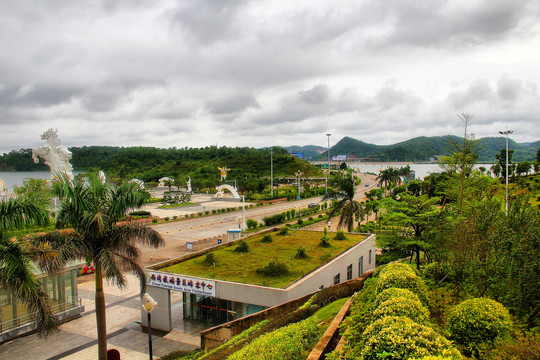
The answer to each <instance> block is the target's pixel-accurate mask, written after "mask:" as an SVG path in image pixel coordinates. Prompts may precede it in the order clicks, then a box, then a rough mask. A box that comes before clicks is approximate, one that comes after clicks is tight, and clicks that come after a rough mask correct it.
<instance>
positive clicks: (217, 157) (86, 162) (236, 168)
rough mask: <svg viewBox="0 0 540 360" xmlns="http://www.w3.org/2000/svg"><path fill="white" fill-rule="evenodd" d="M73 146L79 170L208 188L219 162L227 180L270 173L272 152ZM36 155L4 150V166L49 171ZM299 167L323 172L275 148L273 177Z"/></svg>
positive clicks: (0, 162) (1, 163)
mask: <svg viewBox="0 0 540 360" xmlns="http://www.w3.org/2000/svg"><path fill="white" fill-rule="evenodd" d="M69 150H70V151H71V152H72V154H73V158H72V160H71V163H72V165H73V168H74V169H75V170H90V169H99V170H103V171H105V173H107V176H108V177H113V178H119V179H131V178H138V179H141V180H144V181H146V182H148V181H150V182H155V181H158V180H159V179H160V178H162V177H165V176H167V177H174V178H179V179H187V176H190V177H191V178H192V181H193V184H194V186H195V185H196V184H197V185H198V186H204V187H206V186H213V185H214V184H216V183H218V182H219V180H220V171H219V170H218V167H227V168H228V169H230V171H229V172H228V174H227V179H236V180H237V181H239V182H240V181H244V182H245V181H247V180H250V179H252V180H257V181H258V180H260V179H261V178H262V177H269V176H270V151H269V150H264V149H254V148H228V147H220V148H217V147H215V146H210V147H205V148H180V149H177V148H169V149H160V148H154V147H114V146H84V147H72V148H70V149H69ZM31 156H32V155H31V151H30V150H20V151H12V152H10V153H8V154H4V155H2V156H1V157H0V170H18V171H33V170H48V167H47V166H46V165H44V164H43V161H40V164H38V165H36V164H34V163H33V161H32V158H31ZM298 170H300V171H301V172H302V173H304V175H305V176H322V172H321V171H320V170H319V169H317V168H315V167H314V166H312V165H310V164H309V163H307V162H306V161H304V160H301V159H298V158H295V157H292V156H290V155H289V154H288V151H287V150H285V149H282V148H278V147H276V148H274V177H291V176H294V173H295V172H297V171H298ZM183 185H185V183H184V184H183Z"/></svg>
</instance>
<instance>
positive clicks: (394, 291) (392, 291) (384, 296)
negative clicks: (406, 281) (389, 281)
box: [375, 288, 420, 307]
mask: <svg viewBox="0 0 540 360" xmlns="http://www.w3.org/2000/svg"><path fill="white" fill-rule="evenodd" d="M396 297H405V298H411V299H415V300H418V301H420V299H418V296H416V294H415V293H413V292H412V291H411V290H408V289H399V288H389V289H386V290H383V291H382V292H381V293H380V294H378V295H377V298H376V299H375V307H378V306H379V305H380V304H381V303H383V302H385V301H386V300H390V299H393V298H396Z"/></svg>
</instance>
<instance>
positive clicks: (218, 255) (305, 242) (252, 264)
mask: <svg viewBox="0 0 540 360" xmlns="http://www.w3.org/2000/svg"><path fill="white" fill-rule="evenodd" d="M270 235H271V236H272V239H273V240H274V241H273V242H272V243H262V242H261V239H262V236H263V235H256V236H251V237H248V238H244V239H243V240H244V241H245V242H246V243H247V244H248V246H249V252H248V253H239V252H236V251H234V249H235V248H236V245H233V246H228V247H225V246H223V247H221V248H219V249H217V250H215V251H213V254H214V258H215V266H212V265H205V264H204V260H205V258H206V254H205V255H201V256H199V257H195V258H192V259H189V260H186V261H183V262H180V263H178V264H175V265H172V266H169V267H166V268H162V269H159V270H160V271H170V272H172V273H175V274H183V275H190V276H196V277H203V278H209V279H216V280H226V281H233V282H239V283H245V284H253V285H263V286H269V287H275V288H284V287H286V286H287V285H288V284H290V283H291V282H293V281H295V280H297V279H299V278H301V277H302V276H304V275H307V274H309V273H310V272H312V271H313V270H315V269H316V268H318V267H319V266H321V265H323V264H325V263H326V262H328V260H330V259H332V258H334V257H335V256H337V255H338V254H340V253H341V252H343V251H344V250H346V249H349V248H350V247H352V246H353V245H355V244H357V243H358V242H360V241H362V240H364V239H365V235H361V234H346V237H347V240H330V247H327V248H323V247H320V246H319V243H320V242H321V237H323V236H324V233H323V232H318V231H306V230H299V231H291V232H290V234H289V235H288V236H282V235H277V233H275V232H274V233H270ZM335 235H336V233H333V232H329V233H328V237H329V238H330V239H333V238H334V237H335ZM299 247H303V248H304V249H305V250H306V254H307V255H308V256H309V258H307V259H295V258H294V256H295V255H296V252H297V249H298V248H299ZM276 260H277V261H279V262H281V263H284V264H285V265H286V266H287V268H288V269H289V271H290V272H289V274H288V275H282V276H279V277H268V276H264V275H261V274H257V273H256V270H257V269H259V268H263V267H265V266H266V265H268V263H269V262H271V261H276Z"/></svg>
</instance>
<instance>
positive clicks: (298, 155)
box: [291, 153, 304, 159]
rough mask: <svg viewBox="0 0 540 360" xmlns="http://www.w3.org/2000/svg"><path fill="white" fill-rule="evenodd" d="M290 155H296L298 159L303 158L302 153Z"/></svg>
mask: <svg viewBox="0 0 540 360" xmlns="http://www.w3.org/2000/svg"><path fill="white" fill-rule="evenodd" d="M291 155H292V156H296V157H297V158H300V159H303V158H304V153H292V154H291Z"/></svg>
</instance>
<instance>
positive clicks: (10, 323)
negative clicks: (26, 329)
mask: <svg viewBox="0 0 540 360" xmlns="http://www.w3.org/2000/svg"><path fill="white" fill-rule="evenodd" d="M66 297H67V299H68V301H66V302H64V303H61V304H56V305H53V306H51V307H50V308H51V310H52V312H53V313H54V314H55V315H57V314H60V313H63V312H64V311H66V310H69V309H72V308H74V307H76V306H82V299H81V298H79V297H71V296H69V295H68V296H66ZM36 314H37V313H36V312H34V313H31V314H26V315H23V316H19V317H17V318H15V319H10V320H6V321H2V322H0V334H2V333H4V332H7V331H9V330H13V329H16V328H19V327H22V326H26V325H30V324H33V323H35V322H36Z"/></svg>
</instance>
